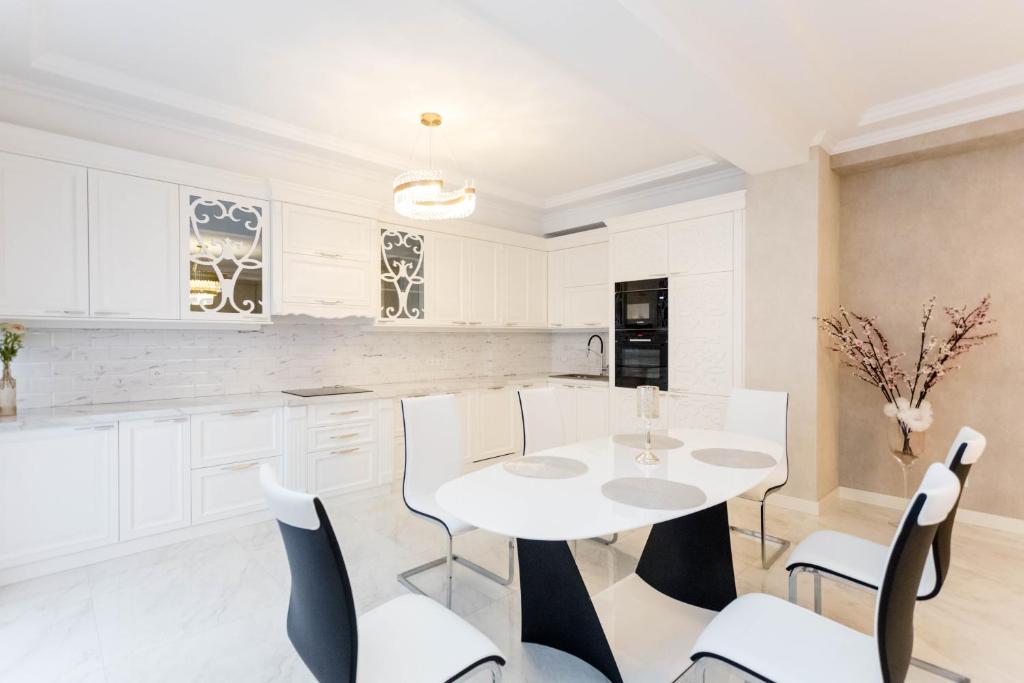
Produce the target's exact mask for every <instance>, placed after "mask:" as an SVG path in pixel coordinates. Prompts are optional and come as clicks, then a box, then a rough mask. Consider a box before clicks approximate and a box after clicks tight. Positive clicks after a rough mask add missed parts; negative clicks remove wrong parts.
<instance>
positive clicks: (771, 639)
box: [690, 463, 960, 683]
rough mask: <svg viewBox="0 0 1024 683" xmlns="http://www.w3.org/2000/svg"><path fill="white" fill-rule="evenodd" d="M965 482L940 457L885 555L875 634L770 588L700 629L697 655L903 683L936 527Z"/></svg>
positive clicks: (776, 674) (793, 674)
mask: <svg viewBox="0 0 1024 683" xmlns="http://www.w3.org/2000/svg"><path fill="white" fill-rule="evenodd" d="M959 493H960V482H959V481H958V480H957V478H956V476H955V475H954V474H953V473H952V472H950V471H949V470H948V469H947V468H946V467H944V466H942V465H940V464H938V463H935V464H933V465H932V466H931V467H930V468H928V471H927V472H926V473H925V476H924V480H923V481H922V482H921V486H920V487H919V488H918V490H917V493H916V494H915V495H914V497H913V499H912V501H911V503H910V505H909V506H908V507H907V510H906V512H905V513H904V515H903V519H902V521H901V522H900V525H899V528H898V531H897V532H896V537H895V539H894V540H893V542H892V545H890V546H889V549H888V552H887V554H886V558H885V571H884V573H883V578H882V583H881V589H880V590H879V591H878V600H877V601H876V602H875V628H874V633H873V634H872V635H868V634H865V633H861V632H860V631H855V630H854V629H852V628H849V627H847V626H844V625H842V624H840V623H838V622H835V621H831V620H830V619H827V618H825V617H823V616H821V615H819V614H815V613H814V612H812V611H811V610H808V609H804V608H803V607H800V606H799V605H795V604H793V603H791V602H787V601H785V600H783V599H781V598H777V597H775V596H772V595H765V594H763V593H750V594H747V595H743V596H741V597H739V598H737V599H736V600H734V601H733V602H731V603H729V604H728V605H727V606H726V608H725V609H724V610H722V611H721V612H720V613H719V614H718V615H717V616H715V618H714V619H712V620H711V623H710V624H708V625H707V627H706V628H705V629H704V631H702V632H701V634H700V636H698V638H697V641H696V642H695V643H694V646H693V649H692V650H691V652H690V658H691V659H693V660H694V661H696V660H699V659H701V658H703V657H713V658H716V659H719V660H722V661H724V662H727V663H728V664H730V665H732V666H734V667H736V668H739V669H742V670H743V671H746V672H748V673H750V674H753V675H755V676H757V677H759V678H760V679H763V680H769V681H786V683H821V682H822V681H829V682H830V683H875V682H878V683H883V682H884V683H890V682H892V683H896V682H898V681H903V680H905V679H906V675H907V671H908V669H909V668H910V659H911V651H912V649H913V646H914V606H915V605H916V603H917V588H918V585H920V583H921V575H922V573H923V572H924V567H925V563H926V562H927V561H928V555H929V551H930V548H931V545H932V543H933V541H934V539H935V535H936V531H937V530H938V528H939V525H940V524H941V523H942V521H943V520H944V519H946V517H947V515H948V514H949V512H950V510H952V508H953V505H954V504H955V503H956V500H957V496H958V495H959Z"/></svg>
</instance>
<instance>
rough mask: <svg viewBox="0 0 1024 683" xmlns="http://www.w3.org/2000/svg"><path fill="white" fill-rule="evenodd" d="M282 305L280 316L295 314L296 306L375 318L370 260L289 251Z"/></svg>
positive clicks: (286, 257)
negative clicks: (309, 306)
mask: <svg viewBox="0 0 1024 683" xmlns="http://www.w3.org/2000/svg"><path fill="white" fill-rule="evenodd" d="M282 258H283V264H282V268H281V272H282V278H281V279H282V281H281V283H280V287H281V303H282V304H283V309H282V310H279V311H275V312H276V313H281V314H285V313H289V312H293V308H294V305H295V304H299V305H310V304H312V305H317V306H324V307H326V310H325V314H326V313H328V312H330V311H331V310H335V311H336V312H337V315H338V316H345V315H364V316H372V315H373V284H374V278H373V276H374V271H373V270H372V269H371V268H370V264H369V262H368V261H362V262H360V261H351V260H349V259H344V258H337V257H333V256H310V255H308V254H293V253H290V252H285V253H284V254H283V256H282Z"/></svg>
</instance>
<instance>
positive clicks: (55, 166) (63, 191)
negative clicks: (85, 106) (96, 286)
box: [0, 153, 138, 318]
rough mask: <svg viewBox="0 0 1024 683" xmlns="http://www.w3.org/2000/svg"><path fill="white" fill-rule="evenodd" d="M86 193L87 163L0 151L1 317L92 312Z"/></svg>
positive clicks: (64, 315)
mask: <svg viewBox="0 0 1024 683" xmlns="http://www.w3.org/2000/svg"><path fill="white" fill-rule="evenodd" d="M86 188H87V180H86V170H85V169H84V168H82V167H80V166H71V165H69V164H61V163H57V162H53V161H43V160H41V159H35V158H32V157H24V156H19V155H16V154H5V153H0V316H45V317H68V318H70V317H85V316H87V315H88V312H89V232H88V231H89V228H88V220H89V216H88V198H87V190H86ZM122 285H123V286H126V287H138V284H137V283H134V282H124V283H122Z"/></svg>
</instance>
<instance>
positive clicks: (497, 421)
mask: <svg viewBox="0 0 1024 683" xmlns="http://www.w3.org/2000/svg"><path fill="white" fill-rule="evenodd" d="M518 407H519V406H518V403H517V401H516V392H515V389H513V388H512V387H508V386H500V387H490V388H487V389H478V390H476V391H474V392H473V393H472V396H471V398H470V405H469V420H470V438H469V446H470V447H469V448H468V449H467V451H468V452H470V453H471V454H472V459H473V460H482V459H484V458H494V457H497V456H499V455H507V454H509V453H512V452H514V451H515V450H516V441H517V439H516V433H515V424H516V422H515V421H514V418H515V416H516V414H517V413H518Z"/></svg>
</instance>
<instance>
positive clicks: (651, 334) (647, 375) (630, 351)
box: [615, 329, 668, 391]
mask: <svg viewBox="0 0 1024 683" xmlns="http://www.w3.org/2000/svg"><path fill="white" fill-rule="evenodd" d="M642 384H652V385H654V386H656V387H658V388H659V389H662V390H663V391H668V330H666V329H661V330H616V331H615V386H617V387H638V386H640V385H642Z"/></svg>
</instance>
